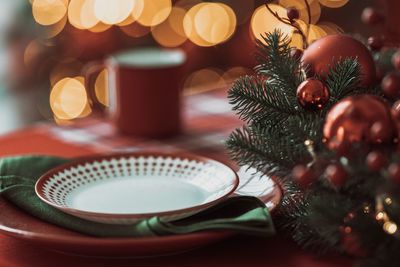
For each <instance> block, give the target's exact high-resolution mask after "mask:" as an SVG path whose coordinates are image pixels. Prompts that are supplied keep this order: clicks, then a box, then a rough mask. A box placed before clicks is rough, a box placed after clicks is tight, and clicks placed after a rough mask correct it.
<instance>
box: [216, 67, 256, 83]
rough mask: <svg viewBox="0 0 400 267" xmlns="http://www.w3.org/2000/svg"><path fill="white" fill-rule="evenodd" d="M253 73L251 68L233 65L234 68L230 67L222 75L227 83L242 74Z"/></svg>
mask: <svg viewBox="0 0 400 267" xmlns="http://www.w3.org/2000/svg"><path fill="white" fill-rule="evenodd" d="M251 73H252V70H251V69H248V68H244V67H241V66H236V67H232V68H230V69H228V70H227V71H225V72H224V74H223V75H222V79H224V81H225V82H226V83H229V84H230V83H232V82H233V81H235V80H236V79H238V78H239V77H240V76H243V75H247V74H251Z"/></svg>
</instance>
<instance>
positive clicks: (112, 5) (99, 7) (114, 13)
mask: <svg viewBox="0 0 400 267" xmlns="http://www.w3.org/2000/svg"><path fill="white" fill-rule="evenodd" d="M135 2H136V1H134V0H113V1H110V0H96V1H95V3H94V13H95V15H96V17H97V19H99V20H100V21H101V22H103V23H105V24H117V23H120V22H122V21H124V20H125V19H126V18H127V17H128V16H130V15H131V13H132V11H133V8H134V5H135Z"/></svg>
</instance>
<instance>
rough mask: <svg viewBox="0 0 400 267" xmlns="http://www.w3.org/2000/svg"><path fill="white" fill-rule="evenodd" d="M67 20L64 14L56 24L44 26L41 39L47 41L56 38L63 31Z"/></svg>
mask: <svg viewBox="0 0 400 267" xmlns="http://www.w3.org/2000/svg"><path fill="white" fill-rule="evenodd" d="M67 20H68V17H67V14H65V16H64V17H63V18H62V19H61V20H60V21H58V22H57V23H55V24H52V25H49V26H45V29H44V31H43V34H42V37H44V38H47V39H48V38H53V37H55V36H57V35H58V34H59V33H60V32H62V30H63V29H64V27H65V25H66V24H67Z"/></svg>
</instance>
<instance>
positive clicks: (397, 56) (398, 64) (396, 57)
mask: <svg viewBox="0 0 400 267" xmlns="http://www.w3.org/2000/svg"><path fill="white" fill-rule="evenodd" d="M392 64H393V66H394V67H395V68H396V69H398V70H400V50H397V52H396V53H394V54H393V56H392Z"/></svg>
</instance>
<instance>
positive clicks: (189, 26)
mask: <svg viewBox="0 0 400 267" xmlns="http://www.w3.org/2000/svg"><path fill="white" fill-rule="evenodd" d="M204 5H206V3H200V4H197V5H195V6H193V7H192V8H190V9H189V11H188V12H187V13H186V15H185V17H184V19H183V29H184V31H185V34H186V36H187V37H188V38H189V40H190V41H192V43H194V44H196V45H198V46H204V47H207V46H213V45H214V44H213V43H210V42H207V41H206V40H204V39H203V38H201V37H200V35H199V34H198V33H197V31H196V29H195V23H194V19H195V16H196V14H197V12H198V11H199V10H200V9H201V7H203V6H204Z"/></svg>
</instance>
